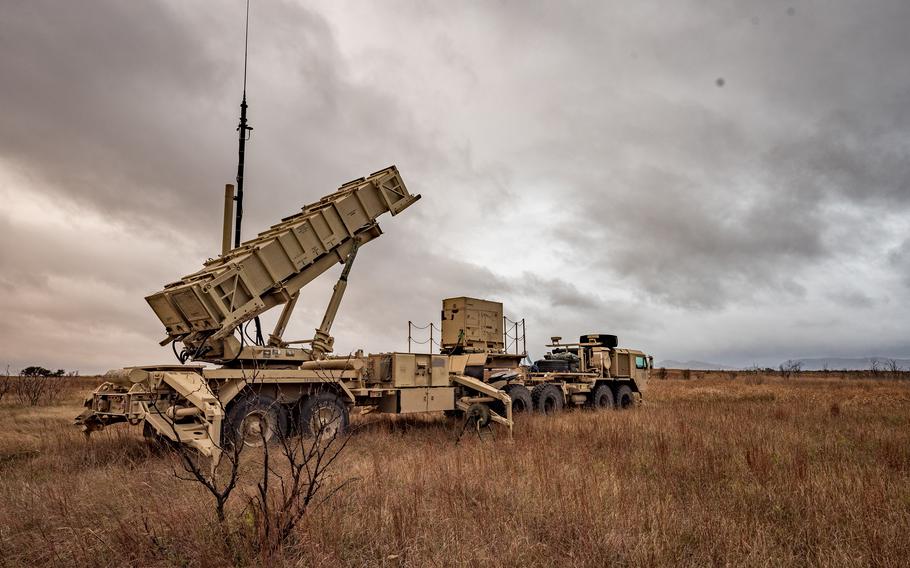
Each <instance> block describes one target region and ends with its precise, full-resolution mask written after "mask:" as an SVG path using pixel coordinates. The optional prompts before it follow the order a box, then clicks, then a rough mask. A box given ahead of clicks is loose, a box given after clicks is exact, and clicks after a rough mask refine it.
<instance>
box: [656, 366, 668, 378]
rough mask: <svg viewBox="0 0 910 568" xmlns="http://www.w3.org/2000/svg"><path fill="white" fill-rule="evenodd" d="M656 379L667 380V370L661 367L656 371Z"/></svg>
mask: <svg viewBox="0 0 910 568" xmlns="http://www.w3.org/2000/svg"><path fill="white" fill-rule="evenodd" d="M657 379H658V380H661V381H665V380H667V369H666V367H661V368H659V369H657Z"/></svg>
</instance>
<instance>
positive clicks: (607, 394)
mask: <svg viewBox="0 0 910 568" xmlns="http://www.w3.org/2000/svg"><path fill="white" fill-rule="evenodd" d="M588 405H589V406H590V407H591V408H593V409H595V410H604V409H608V410H612V409H613V391H612V390H611V389H610V385H605V384H603V383H601V384H599V385H597V386H596V387H594V390H593V391H591V398H589V399H588Z"/></svg>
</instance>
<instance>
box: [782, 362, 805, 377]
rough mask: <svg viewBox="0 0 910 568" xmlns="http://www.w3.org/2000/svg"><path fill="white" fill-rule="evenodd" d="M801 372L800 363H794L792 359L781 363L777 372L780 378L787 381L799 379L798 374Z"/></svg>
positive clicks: (801, 366) (801, 365)
mask: <svg viewBox="0 0 910 568" xmlns="http://www.w3.org/2000/svg"><path fill="white" fill-rule="evenodd" d="M802 370H803V364H802V362H801V361H794V360H792V359H789V360H787V362H786V363H781V365H780V368H779V371H780V376H781V377H782V378H784V379H789V378H790V377H791V376H792V377H799V374H800V373H801V372H802Z"/></svg>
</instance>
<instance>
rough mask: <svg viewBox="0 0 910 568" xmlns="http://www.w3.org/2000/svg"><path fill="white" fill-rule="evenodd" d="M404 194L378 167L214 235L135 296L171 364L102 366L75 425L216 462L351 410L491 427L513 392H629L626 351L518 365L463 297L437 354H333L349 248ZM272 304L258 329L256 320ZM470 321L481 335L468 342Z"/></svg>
mask: <svg viewBox="0 0 910 568" xmlns="http://www.w3.org/2000/svg"><path fill="white" fill-rule="evenodd" d="M418 199H420V195H412V194H411V193H409V192H408V190H407V188H406V186H405V184H404V181H403V180H402V179H401V176H400V174H399V173H398V170H397V168H396V167H395V166H391V167H389V168H386V169H384V170H380V171H378V172H375V173H373V174H371V175H369V176H367V177H364V178H359V179H356V180H354V181H351V182H348V183H346V184H344V185H342V186H341V187H340V188H339V189H338V190H337V191H335V192H333V193H331V194H329V195H327V196H325V197H323V198H322V199H320V200H319V201H318V202H315V203H312V204H310V205H307V206H305V207H303V208H302V210H301V212H299V213H296V214H294V215H291V216H289V217H285V218H284V219H282V220H281V222H280V223H278V224H276V225H273V226H272V227H270V228H269V229H268V230H266V231H264V232H262V233H260V234H259V235H257V236H256V238H254V239H252V240H249V241H247V242H244V243H242V244H241V245H240V246H239V247H236V248H234V249H231V250H227V245H225V247H224V250H223V254H222V255H220V256H219V257H217V258H214V259H209V260H208V261H206V262H205V263H204V266H203V268H202V269H201V270H199V271H198V272H195V273H193V274H190V275H188V276H184V277H183V278H181V279H180V280H178V281H176V282H173V283H171V284H168V285H167V286H165V287H164V289H162V290H160V291H158V292H156V293H154V294H151V295H149V296H148V297H146V301H147V302H148V304H149V306H150V307H151V309H152V310H153V311H154V313H155V315H156V316H157V317H158V318H159V320H160V321H161V323H162V324H163V325H164V329H165V332H166V334H167V337H165V338H164V340H162V341H161V345H162V346H167V345H170V346H171V348H172V349H173V352H174V355H175V356H176V357H177V359H178V361H179V363H180V364H179V365H150V366H136V367H128V368H125V369H118V370H114V371H111V372H109V373H108V374H107V376H106V379H107V380H106V382H104V383H103V384H102V385H100V386H99V387H98V388H96V389H95V391H94V392H93V393H92V394H91V395H90V396H88V397H87V398H86V401H85V410H84V411H83V412H82V413H81V414H80V415H79V416H78V417H77V418H76V423H77V424H78V425H80V426H81V427H82V428H83V430H84V431H85V432H86V433H90V432H92V431H94V430H98V429H101V428H104V427H105V426H107V425H110V424H115V423H121V422H129V423H131V424H135V425H139V424H141V425H142V426H143V432H144V433H145V435H146V436H147V437H149V438H152V439H157V440H162V439H163V440H168V441H170V442H175V443H180V444H185V445H188V446H191V447H193V448H195V449H196V450H198V451H199V452H200V453H201V454H203V455H205V456H210V457H212V458H214V461H216V462H217V460H218V458H219V456H220V455H221V451H222V448H223V447H224V445H225V444H226V443H235V444H236V443H242V444H248V445H259V444H261V443H267V442H268V441H269V440H270V439H272V438H274V437H275V436H278V435H281V434H284V433H299V434H301V435H307V434H312V433H314V432H317V431H318V432H321V433H329V434H331V433H334V432H338V431H341V430H343V429H345V428H346V427H347V426H348V423H349V420H350V415H351V412H352V411H354V410H355V409H357V410H358V411H359V412H361V413H362V412H370V411H378V412H383V413H395V414H404V413H412V412H432V411H447V412H449V413H459V414H461V415H463V416H465V417H466V418H467V419H471V420H473V421H474V422H475V424H476V425H477V426H478V427H479V426H481V425H486V424H487V423H490V422H492V423H497V424H500V425H502V426H504V427H506V428H507V429H508V431H509V433H510V434H511V430H512V427H513V424H514V422H513V419H512V409H513V404H514V403H515V401H517V403H518V405H519V407H520V408H521V409H522V410H530V409H531V408H532V407H534V408H538V409H540V410H542V411H545V412H553V411H555V410H558V409H560V408H562V407H564V406H568V405H571V404H581V403H582V402H583V400H582V399H584V400H588V399H590V400H591V404H590V405H591V406H595V407H607V406H609V405H608V404H607V402H606V401H607V398H605V397H606V396H607V395H605V394H604V393H605V392H607V391H605V390H604V389H603V388H600V387H601V386H602V385H605V384H609V385H611V389H612V390H610V391H609V396H611V397H614V398H617V399H618V400H620V401H625V400H626V398H625V396H626V391H625V390H624V388H623V387H628V388H630V389H632V391H633V392H641V390H642V389H643V387H644V384H645V382H646V378H647V367H645V368H640V367H637V366H636V368H635V371H632V368H631V367H630V364H631V363H629V361H631V360H632V359H628V357H627V356H632V355H631V354H632V352H627V351H622V350H617V349H615V347H608V346H606V345H604V344H602V343H598V342H597V340H591V341H583V342H580V343H579V344H571V345H562V344H558V345H555V346H554V348H553V350H552V352H551V359H552V360H553V361H556V360H561V359H562V358H564V357H567V355H564V353H574V354H575V356H576V357H578V361H577V362H575V364H574V365H570V366H569V367H568V368H566V369H562V368H560V369H547V370H544V369H541V365H540V364H538V365H537V366H536V367H526V366H522V365H521V364H520V362H521V359H522V357H523V355H521V356H517V355H515V354H508V353H505V352H504V350H503V349H502V345H501V344H498V343H496V341H495V340H494V338H495V336H496V335H497V334H500V333H501V328H497V327H496V325H495V322H497V321H500V320H501V316H502V305H501V304H496V303H487V305H485V306H484V307H486V308H490V305H489V304H492V305H493V306H492V307H493V309H492V316H491V315H490V314H487V316H486V317H485V318H484V319H483V321H484V322H486V323H484V324H482V325H480V326H479V327H478V326H476V325H473V322H474V319H473V318H474V317H475V316H477V315H478V314H477V313H474V312H471V314H470V315H468V311H469V310H468V308H469V306H468V305H467V304H465V305H464V306H463V307H464V308H465V311H464V313H463V314H462V315H464V316H465V318H462V319H459V316H457V313H456V312H455V311H452V313H451V314H450V315H451V316H452V317H450V318H449V320H448V321H449V323H448V324H447V323H446V321H445V313H446V308H445V303H444V309H443V314H444V321H443V325H444V327H445V330H446V331H445V332H444V334H443V335H444V342H445V345H444V348H443V352H441V353H438V354H429V353H428V354H415V353H397V352H396V353H378V354H364V353H363V351H360V350H358V351H357V352H355V353H352V354H349V355H346V356H339V355H333V354H332V351H333V343H334V340H333V338H332V335H331V326H332V323H333V321H334V319H335V316H336V314H337V312H338V309H339V306H340V304H341V299H342V297H343V295H344V292H345V289H346V287H347V282H348V278H349V275H350V273H351V269H352V266H353V263H354V260H355V258H356V255H357V254H358V251H359V250H360V248H361V247H363V246H364V245H365V244H367V243H369V242H370V241H372V240H373V239H375V238H378V237H379V236H381V235H382V231H381V230H380V228H379V225H378V223H377V221H376V219H377V218H378V217H379V216H381V215H383V214H384V213H386V212H388V213H390V214H391V215H392V216H395V215H397V214H399V213H401V212H402V211H404V210H405V209H406V208H408V207H409V206H411V205H412V204H413V203H415V202H416V201H417V200H418ZM230 206H231V202H230V200H226V201H225V215H224V218H225V221H226V222H225V227H224V231H225V235H223V236H224V238H223V243H229V237H228V233H229V231H230V228H231V227H230V224H229V222H228V220H229V219H230V218H231V215H230V213H229V211H228V207H230ZM339 263H340V264H342V265H343V269H342V271H341V274H340V276H339V279H338V282H337V283H336V284H335V287H334V290H333V292H332V295H331V297H330V299H329V302H328V305H327V307H326V309H325V314H324V317H323V319H322V323H321V325H320V326H319V327H318V328H317V329H316V331H315V334H314V335H313V337H312V338H310V339H305V340H286V339H284V337H283V335H284V332H285V329H286V327H287V324H288V321H289V320H290V317H291V314H292V313H293V310H294V308H295V306H296V304H297V302H298V300H299V297H300V290H301V289H302V288H303V287H304V286H306V285H307V284H308V283H309V282H311V281H313V280H314V279H315V278H316V277H317V276H319V275H321V274H323V273H325V272H326V271H328V270H329V269H331V268H332V267H334V266H335V265H336V264H339ZM476 302H483V301H480V300H477V301H476ZM479 305H480V304H478V306H479ZM278 306H282V309H281V312H280V315H279V317H278V320H277V323H276V325H275V328H274V330H273V331H272V333H271V334H270V335H269V336H268V339H267V340H265V339H264V338H263V337H262V333H261V330H260V329H259V319H258V318H259V316H260V315H261V314H263V313H264V312H266V311H268V310H270V309H272V308H276V307H278ZM452 310H458V307H457V306H455V307H452ZM490 317H492V320H491V319H490ZM491 321H492V322H493V324H494V325H492V326H488V325H487V324H488V323H489V322H491ZM253 325H254V326H255V329H254V330H252V331H251V330H250V327H251V326H253ZM478 329H482V330H483V335H484V337H485V339H483V340H482V341H480V340H478V341H475V335H477V333H475V331H477V330H478ZM447 333H448V334H452V333H454V335H447ZM597 337H599V336H597ZM634 353H636V354H637V353H639V352H634ZM624 357H625V358H624ZM551 359H547V360H551ZM627 359H628V360H627ZM635 361H638V360H637V359H635ZM199 363H203V364H199ZM538 363H540V362H538ZM544 366H546V365H544ZM614 387H615V388H614ZM522 389H524V390H522ZM526 391H527V392H529V393H530V402H529V399H528V396H526ZM556 393H558V394H556ZM611 400H612V399H611ZM622 404H625V403H622Z"/></svg>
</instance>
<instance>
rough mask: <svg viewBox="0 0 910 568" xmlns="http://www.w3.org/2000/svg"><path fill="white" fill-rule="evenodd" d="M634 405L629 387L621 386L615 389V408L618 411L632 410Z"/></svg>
mask: <svg viewBox="0 0 910 568" xmlns="http://www.w3.org/2000/svg"><path fill="white" fill-rule="evenodd" d="M634 404H635V399H634V398H633V397H632V389H631V388H630V387H629V385H621V386H619V387H617V389H616V408H617V409H619V410H626V409H628V408H632V405H634Z"/></svg>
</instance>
